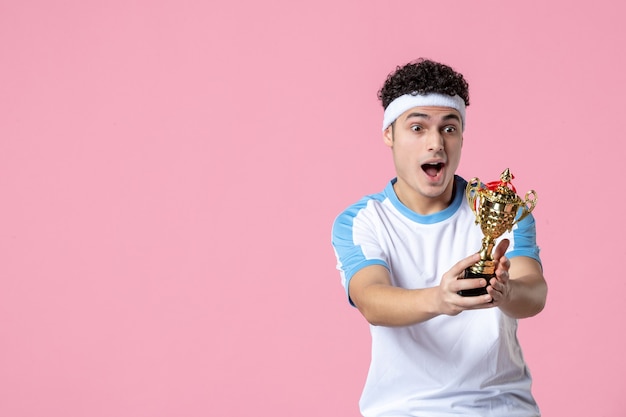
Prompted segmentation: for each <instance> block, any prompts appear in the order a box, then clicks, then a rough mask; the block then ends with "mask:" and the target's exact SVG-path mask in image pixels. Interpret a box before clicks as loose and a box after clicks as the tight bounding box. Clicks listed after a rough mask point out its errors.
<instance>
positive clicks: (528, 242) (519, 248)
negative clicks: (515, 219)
mask: <svg viewBox="0 0 626 417" xmlns="http://www.w3.org/2000/svg"><path fill="white" fill-rule="evenodd" d="M506 256H507V257H509V258H514V257H516V256H527V257H529V258H532V259H534V260H536V261H537V262H539V264H541V258H540V257H539V246H537V231H536V228H535V218H534V217H533V216H532V214H529V215H528V216H526V217H525V218H524V219H522V220H521V221H520V222H519V223H517V224H516V225H515V227H514V229H513V248H512V249H510V250H509V251H508V252H507V254H506Z"/></svg>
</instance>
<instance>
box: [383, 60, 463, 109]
mask: <svg viewBox="0 0 626 417" xmlns="http://www.w3.org/2000/svg"><path fill="white" fill-rule="evenodd" d="M411 93H412V94H428V93H439V94H449V95H451V96H453V95H455V94H457V95H458V96H459V97H461V98H462V99H463V100H464V101H465V105H466V106H469V86H468V84H467V81H465V78H463V75H462V74H459V73H458V72H456V71H454V70H453V69H452V68H450V67H449V66H447V65H445V64H441V63H439V62H435V61H431V60H428V59H424V58H419V59H418V60H416V61H412V62H409V63H408V64H406V65H404V66H402V67H400V66H399V67H397V68H396V70H395V71H394V72H392V73H391V74H389V76H387V80H385V84H383V87H382V88H381V89H380V90H379V91H378V99H379V100H380V101H381V102H382V104H383V108H384V109H386V108H387V106H388V105H389V103H391V102H392V101H393V100H395V99H396V98H398V97H400V96H403V95H405V94H411Z"/></svg>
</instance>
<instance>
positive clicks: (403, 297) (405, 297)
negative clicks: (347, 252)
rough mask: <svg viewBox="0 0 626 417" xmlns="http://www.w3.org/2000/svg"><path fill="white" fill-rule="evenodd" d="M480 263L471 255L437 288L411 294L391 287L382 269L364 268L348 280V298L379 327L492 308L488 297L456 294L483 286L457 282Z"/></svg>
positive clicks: (472, 281)
mask: <svg viewBox="0 0 626 417" xmlns="http://www.w3.org/2000/svg"><path fill="white" fill-rule="evenodd" d="M479 259H480V257H479V256H478V254H474V255H471V256H469V257H467V258H465V259H463V260H461V261H459V262H458V263H457V264H456V265H454V266H453V267H452V268H451V269H450V270H449V271H448V272H446V273H445V274H444V275H443V277H442V279H441V284H440V285H439V286H437V287H432V288H424V289H413V290H409V289H405V288H398V287H394V286H393V285H392V284H391V279H390V276H389V271H388V270H387V268H385V267H384V266H381V265H371V266H367V267H365V268H363V269H361V270H360V271H358V272H357V273H356V274H354V276H353V277H352V279H351V280H350V284H349V293H350V298H351V299H352V302H353V303H354V304H355V305H356V307H357V308H358V309H359V311H360V312H361V314H363V316H364V317H365V318H366V319H367V321H368V322H370V323H371V324H373V325H378V326H406V325H410V324H415V323H421V322H423V321H426V320H429V319H431V318H433V317H436V316H439V315H441V314H446V315H451V316H453V315H457V314H459V313H460V312H461V311H463V310H468V309H477V308H489V307H493V306H494V305H493V304H491V301H492V296H491V295H489V294H486V295H480V296H477V297H462V296H460V295H458V294H457V292H458V291H460V290H467V289H471V288H479V287H484V286H485V285H486V282H485V280H484V279H459V278H461V277H462V276H463V272H464V270H465V268H467V267H469V266H471V265H473V264H474V263H476V262H477V261H478V260H479Z"/></svg>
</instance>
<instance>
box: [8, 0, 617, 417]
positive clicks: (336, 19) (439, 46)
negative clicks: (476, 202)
mask: <svg viewBox="0 0 626 417" xmlns="http://www.w3.org/2000/svg"><path fill="white" fill-rule="evenodd" d="M624 12H625V10H624V6H623V3H622V2H618V1H608V0H597V1H593V2H582V1H580V2H571V1H551V2H550V1H535V0H533V1H525V2H502V1H472V2H469V1H456V0H450V1H445V2H420V1H416V0H411V1H389V2H382V1H380V2H379V1H370V2H363V1H344V2H341V1H325V0H320V1H316V2H293V1H284V0H282V1H273V2H256V1H251V0H247V1H239V2H215V1H213V2H211V1H191V0H188V1H186V0H182V1H181V0H178V1H173V0H171V1H147V0H136V1H121V0H114V1H111V0H108V1H101V2H96V1H78V0H67V1H56V2H45V1H28V0H20V1H8V0H2V1H0V76H1V81H0V97H1V99H0V416H7V417H34V416H64V417H74V416H76V417H78V416H93V417H97V416H123V417H126V416H129V417H130V416H155V417H156V416H212V415H216V416H217V415H219V416H251V415H259V416H265V415H272V416H300V417H306V416H357V415H358V408H357V402H358V397H359V395H360V391H361V387H362V385H363V382H364V378H365V374H366V371H367V365H368V360H369V332H368V329H367V325H366V323H365V321H364V320H363V319H362V318H361V317H360V316H359V314H358V312H357V311H356V310H354V309H352V308H351V307H349V306H348V304H347V303H346V300H345V297H344V293H343V290H342V288H341V286H340V281H339V275H338V273H337V272H336V270H335V259H334V255H333V253H332V249H331V246H330V226H331V223H332V220H333V219H334V217H335V215H336V214H338V212H339V211H340V210H341V209H343V208H344V207H345V206H347V205H348V204H350V203H352V202H354V201H355V200H356V199H358V198H359V197H360V196H361V195H363V194H366V193H371V192H376V191H379V190H381V189H382V188H383V187H384V185H385V183H386V182H387V181H388V180H389V179H390V178H391V177H392V176H393V166H392V164H391V158H390V154H389V151H388V149H387V148H386V147H385V146H384V145H383V144H382V140H381V136H380V123H381V117H382V110H381V108H380V106H379V103H378V102H377V100H376V92H377V90H378V88H379V87H380V85H381V83H382V82H383V80H384V78H385V77H386V75H387V74H388V73H389V72H390V71H392V70H393V69H394V68H395V66H396V65H398V64H403V63H405V62H407V61H409V60H412V59H415V58H417V57H419V56H425V57H429V58H432V59H436V60H441V61H443V62H446V63H448V64H450V65H452V66H453V67H455V68H456V69H458V70H459V71H461V72H463V73H464V74H465V75H466V78H467V79H468V80H469V82H470V86H471V106H470V107H469V109H468V127H467V130H466V132H465V146H464V159H463V162H462V164H461V167H460V171H459V173H460V174H462V175H464V176H466V177H472V176H479V177H481V179H485V180H492V179H496V178H497V176H498V175H499V173H500V172H501V171H502V170H503V169H504V168H506V167H510V168H511V170H512V171H513V173H514V174H515V176H516V182H515V183H516V186H517V187H518V190H520V191H521V192H525V191H526V190H528V189H530V188H534V189H536V191H537V193H538V195H539V201H538V205H537V209H536V211H535V217H536V219H537V224H538V231H539V242H540V245H541V246H542V255H543V260H544V267H545V274H546V277H547V279H548V281H549V285H550V294H549V302H548V306H547V307H546V309H545V311H544V312H543V313H542V314H541V315H539V316H537V317H535V318H532V319H528V320H524V321H523V322H522V323H521V325H520V327H521V328H520V339H521V341H522V344H523V346H524V349H525V354H526V359H527V361H528V363H529V365H530V367H531V370H532V373H533V375H534V378H535V384H534V392H535V395H536V397H537V399H538V401H539V403H540V405H541V407H542V409H543V412H544V416H585V417H586V416H611V417H614V416H621V415H624V412H625V410H626V396H625V395H624V383H623V380H624V377H623V376H624V374H625V373H626V361H624V356H623V353H624V349H625V348H626V342H624V340H623V338H622V335H623V332H624V325H623V323H622V321H623V319H622V318H623V317H624V313H623V299H624V296H623V294H624V293H625V291H626V284H625V279H624V278H625V277H624V272H623V269H624V268H623V265H622V262H623V260H624V259H625V256H626V249H625V247H626V245H624V244H623V242H622V241H621V239H622V238H623V236H624V226H623V224H624V221H623V216H624V214H623V210H622V205H623V200H624V198H623V191H622V185H621V182H622V181H623V180H622V174H623V171H622V170H621V169H620V168H623V166H624V162H623V153H624V143H625V140H626V137H625V136H624V131H623V129H622V127H623V123H624V108H625V107H624V98H625V97H626V83H625V82H624V73H625V71H626V58H625V54H624V41H625V40H626V30H625V29H624V26H625V25H624V22H623V16H624ZM615 234H617V237H618V239H619V240H618V241H617V242H614V239H612V238H611V236H612V235H615Z"/></svg>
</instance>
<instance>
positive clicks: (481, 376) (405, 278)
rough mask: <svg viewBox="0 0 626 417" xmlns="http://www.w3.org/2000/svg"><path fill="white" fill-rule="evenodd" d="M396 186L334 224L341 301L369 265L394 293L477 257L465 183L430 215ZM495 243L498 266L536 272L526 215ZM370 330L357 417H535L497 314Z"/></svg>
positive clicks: (510, 330) (520, 365) (524, 373)
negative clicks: (518, 260)
mask: <svg viewBox="0 0 626 417" xmlns="http://www.w3.org/2000/svg"><path fill="white" fill-rule="evenodd" d="M395 181H396V180H395V179H394V180H392V181H390V182H389V184H388V185H387V187H386V188H385V189H384V191H383V192H381V193H378V194H373V195H369V196H366V197H364V198H363V199H361V200H360V201H359V202H357V203H356V204H353V205H352V206H350V207H348V208H347V209H346V210H345V211H344V212H343V213H341V214H340V215H339V216H338V217H337V219H336V220H335V223H334V224H333V232H332V243H333V247H334V249H335V254H336V256H337V269H338V270H339V272H340V275H341V280H342V284H343V286H344V288H345V290H346V294H348V288H349V283H350V279H352V277H353V276H354V274H355V273H356V272H357V271H359V270H360V269H362V268H364V267H366V266H369V265H382V266H384V267H386V268H387V269H388V270H389V273H390V277H391V282H392V285H394V286H398V287H402V288H408V289H418V288H428V287H433V286H436V285H439V282H440V280H441V277H442V276H443V274H444V273H445V272H447V271H448V270H449V269H450V268H451V267H452V266H453V265H454V264H455V263H457V262H458V261H460V260H461V259H463V258H466V257H467V256H469V255H471V254H472V253H476V252H478V251H479V250H480V246H481V240H482V238H483V235H482V232H481V230H480V227H479V226H478V225H477V224H475V219H476V216H475V214H474V212H473V211H472V210H471V209H470V207H469V205H468V203H467V200H466V199H465V188H466V185H467V182H466V181H465V180H464V179H462V178H461V177H458V176H457V177H455V192H454V198H453V200H452V203H451V204H450V206H448V207H447V208H446V209H444V210H442V211H440V212H438V213H434V214H430V215H420V214H417V213H416V212H414V211H412V210H410V209H409V208H408V207H406V206H405V205H404V204H402V203H401V202H400V200H399V199H398V197H397V196H396V194H395V191H394V189H393V185H394V183H395ZM503 238H507V239H509V240H510V242H511V244H510V246H509V249H508V251H507V257H509V258H514V257H516V256H527V257H530V258H533V259H536V260H537V261H539V262H540V258H539V248H538V246H537V244H536V238H535V221H534V218H533V217H532V215H529V216H527V217H526V218H524V219H523V220H522V221H520V222H519V223H517V224H516V225H515V226H514V227H513V230H512V231H511V232H507V233H505V234H504V235H503V236H502V237H501V238H500V239H503ZM348 296H349V294H348ZM370 328H371V334H372V359H371V364H370V370H369V374H368V377H367V381H366V384H365V388H364V390H363V394H362V396H361V401H360V406H361V412H362V414H363V415H364V416H365V417H370V416H394V417H399V416H429V417H439V416H441V417H443V416H452V415H464V416H474V415H475V416H481V417H496V416H498V417H505V416H506V417H516V416H520V417H521V416H524V417H533V416H539V410H538V408H537V405H536V403H535V400H534V399H533V397H532V395H531V390H530V386H531V378H530V374H529V372H528V369H527V367H526V364H525V362H524V359H523V356H522V352H521V349H520V346H519V343H518V340H517V336H516V333H517V320H516V319H513V318H511V317H508V316H506V315H505V314H504V313H502V311H501V310H500V309H499V308H491V309H484V310H472V311H464V312H462V313H461V314H459V315H457V316H445V315H442V316H437V317H435V318H433V319H430V320H428V321H426V322H423V323H419V324H415V325H411V326H404V327H385V326H370Z"/></svg>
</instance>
